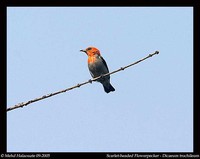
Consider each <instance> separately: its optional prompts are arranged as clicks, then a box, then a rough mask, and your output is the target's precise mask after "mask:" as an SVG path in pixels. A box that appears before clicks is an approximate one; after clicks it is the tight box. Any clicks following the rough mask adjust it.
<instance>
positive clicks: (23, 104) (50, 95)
mask: <svg viewBox="0 0 200 159" xmlns="http://www.w3.org/2000/svg"><path fill="white" fill-rule="evenodd" d="M155 54H159V51H155V52H154V53H153V54H149V55H148V56H146V57H145V58H143V59H140V60H138V61H136V62H134V63H132V64H130V65H127V66H124V67H121V68H119V69H118V70H115V71H112V72H110V73H107V74H104V75H101V76H99V77H96V78H93V79H89V80H88V81H86V82H83V83H79V84H77V85H75V86H73V87H70V88H67V89H64V90H61V91H57V92H54V93H50V94H47V95H43V96H42V97H39V98H35V99H32V100H29V101H27V102H22V103H19V104H16V105H14V106H11V107H9V108H7V111H10V110H13V109H17V108H20V107H21V108H22V107H23V106H27V105H29V104H31V103H34V102H37V101H39V100H42V99H45V98H49V97H52V96H55V95H57V94H60V93H64V92H67V91H69V90H72V89H74V88H79V87H81V86H83V85H85V84H88V83H92V82H93V81H96V80H98V79H100V78H102V77H105V76H108V75H111V74H114V73H117V72H119V71H122V70H125V69H126V68H128V67H131V66H133V65H135V64H138V63H140V62H142V61H144V60H146V59H148V58H149V57H152V56H154V55H155Z"/></svg>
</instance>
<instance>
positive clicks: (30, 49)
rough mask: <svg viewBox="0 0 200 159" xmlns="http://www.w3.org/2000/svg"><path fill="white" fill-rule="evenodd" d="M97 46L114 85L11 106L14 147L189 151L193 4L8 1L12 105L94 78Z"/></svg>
mask: <svg viewBox="0 0 200 159" xmlns="http://www.w3.org/2000/svg"><path fill="white" fill-rule="evenodd" d="M88 46H95V47H97V48H99V50H100V51H101V54H102V56H103V57H104V59H105V60H106V62H107V64H108V67H109V70H110V71H113V70H115V69H118V68H120V67H122V66H125V65H128V64H130V63H132V62H134V61H137V60H139V59H141V58H143V57H145V56H147V55H148V54H149V53H153V52H155V51H156V50H158V51H160V54H159V55H156V56H154V57H152V58H150V59H148V60H146V61H144V62H142V63H139V64H138V65H135V66H133V67H131V68H129V69H127V70H125V71H121V72H119V73H116V74H113V75H112V76H111V83H112V85H113V86H114V87H115V90H116V91H115V92H112V93H109V94H107V93H105V92H104V90H103V87H102V85H101V84H99V83H97V82H94V83H93V84H87V85H85V86H83V87H80V88H78V89H74V90H72V91H69V92H66V93H63V94H59V95H57V96H53V97H51V98H48V99H45V100H42V101H39V102H36V103H33V104H30V105H28V106H27V107H24V108H19V109H15V110H13V111H9V112H8V114H7V151H8V152H19V151H20V152H192V151H193V8H192V7H8V8H7V107H10V106H13V105H15V104H17V103H20V102H26V101H28V100H30V99H34V98H37V97H40V96H42V95H46V94H49V93H52V92H55V91H58V90H62V89H65V88H68V87H71V86H73V85H76V84H78V83H80V82H84V81H87V80H88V79H90V78H91V76H90V74H89V71H88V68H87V56H86V55H85V54H83V53H81V52H80V51H79V50H80V49H85V48H86V47H88Z"/></svg>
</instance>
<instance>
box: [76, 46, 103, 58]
mask: <svg viewBox="0 0 200 159" xmlns="http://www.w3.org/2000/svg"><path fill="white" fill-rule="evenodd" d="M80 51H82V52H85V53H86V54H87V55H88V56H94V55H96V54H97V55H99V56H100V55H101V54H100V51H99V50H98V49H97V48H95V47H92V46H90V47H88V48H87V49H85V50H80Z"/></svg>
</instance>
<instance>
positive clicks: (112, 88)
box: [103, 83, 115, 93]
mask: <svg viewBox="0 0 200 159" xmlns="http://www.w3.org/2000/svg"><path fill="white" fill-rule="evenodd" d="M103 88H104V91H105V92H106V93H109V92H112V91H115V88H114V87H113V86H112V85H111V84H110V83H109V84H106V85H105V84H103Z"/></svg>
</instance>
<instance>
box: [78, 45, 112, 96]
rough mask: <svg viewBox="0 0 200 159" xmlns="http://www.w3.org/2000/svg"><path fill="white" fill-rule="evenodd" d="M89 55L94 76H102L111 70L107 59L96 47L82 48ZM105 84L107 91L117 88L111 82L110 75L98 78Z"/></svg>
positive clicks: (90, 67) (89, 65)
mask: <svg viewBox="0 0 200 159" xmlns="http://www.w3.org/2000/svg"><path fill="white" fill-rule="evenodd" d="M80 51H82V52H85V53H86V54H87V55H88V68H89V71H90V74H91V76H92V77H93V78H95V77H98V76H101V75H103V74H106V73H108V72H109V70H108V66H107V64H106V61H105V60H104V59H103V57H102V56H101V54H100V51H99V50H98V49H97V48H95V47H88V48H87V49H85V50H80ZM97 81H98V82H100V83H101V84H102V85H103V88H104V90H105V92H106V93H109V92H111V91H115V88H114V87H113V86H112V85H111V84H110V76H109V75H108V76H105V77H102V78H100V79H98V80H97Z"/></svg>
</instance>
